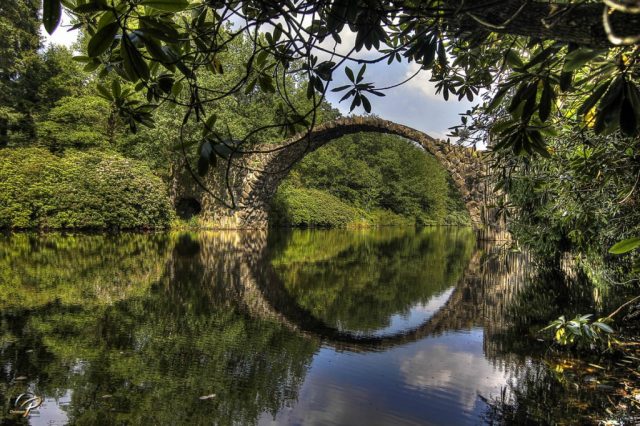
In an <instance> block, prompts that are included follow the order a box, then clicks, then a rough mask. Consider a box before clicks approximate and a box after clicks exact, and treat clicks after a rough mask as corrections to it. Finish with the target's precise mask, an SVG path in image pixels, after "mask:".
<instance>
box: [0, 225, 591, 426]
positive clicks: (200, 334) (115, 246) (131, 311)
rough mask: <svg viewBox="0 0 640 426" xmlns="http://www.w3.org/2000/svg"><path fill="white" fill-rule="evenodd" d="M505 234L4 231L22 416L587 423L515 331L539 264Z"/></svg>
mask: <svg viewBox="0 0 640 426" xmlns="http://www.w3.org/2000/svg"><path fill="white" fill-rule="evenodd" d="M493 251H494V248H492V247H490V246H486V245H485V246H482V247H479V246H478V245H477V244H476V240H475V237H474V235H473V233H472V232H471V230H470V229H466V228H428V229H424V230H414V229H404V228H387V229H380V230H356V231H345V230H339V231H270V232H269V233H263V232H203V233H167V234H150V235H149V234H121V235H59V234H48V235H31V234H13V235H8V236H2V237H0V366H1V367H2V378H1V380H0V396H1V397H2V401H3V402H4V410H3V413H2V422H3V424H23V423H30V424H66V423H71V424H132V425H138V424H221V425H226V424H242V425H245V424H309V425H314V424H318V425H327V424H336V425H346V424H350V425H353V424H367V425H376V424H380V425H388V424H443V425H444V424H446V425H452V424H482V423H500V422H505V421H506V420H505V419H512V420H513V419H516V418H517V419H520V420H521V423H527V422H530V423H531V424H538V423H544V422H547V421H551V420H552V419H553V420H555V419H558V418H560V417H561V416H562V417H564V418H565V423H568V424H570V423H571V422H572V419H573V421H577V420H576V419H580V417H576V413H579V412H580V410H581V409H582V410H583V411H584V405H585V403H583V402H584V401H583V400H584V398H586V397H584V396H583V395H582V394H581V393H576V392H575V391H573V390H572V389H571V388H570V387H567V386H564V385H563V384H562V383H561V382H560V381H558V380H556V376H555V372H554V370H553V369H552V368H549V367H548V365H547V364H546V363H545V362H544V360H543V359H541V358H540V357H536V356H531V355H530V353H531V352H530V351H529V350H528V349H526V345H524V344H522V339H520V340H518V339H517V338H514V337H513V336H511V335H510V334H509V333H508V330H509V319H508V315H507V312H508V310H509V307H510V306H511V305H513V303H514V302H513V301H514V298H516V297H517V294H518V292H519V291H520V289H521V288H522V287H523V286H524V282H525V276H526V273H525V272H526V267H525V266H526V264H527V263H526V262H525V259H524V258H523V257H522V256H521V255H518V254H514V253H510V254H509V253H507V254H502V255H500V256H494V255H492V254H491V253H492V252H493ZM523 347H525V349H524V350H523V349H522V348H523ZM25 391H30V392H33V393H35V394H38V395H42V396H43V397H44V398H45V403H44V404H43V405H42V406H41V407H40V409H39V410H38V411H37V412H34V413H32V415H31V416H30V417H29V418H28V419H23V418H20V417H18V416H15V415H11V414H9V410H10V409H12V405H11V404H12V401H13V398H15V397H16V396H17V395H19V394H20V393H22V392H25ZM569 400H571V401H578V402H580V404H575V405H573V406H567V407H562V408H559V407H558V404H559V401H569ZM580 407H582V408H580Z"/></svg>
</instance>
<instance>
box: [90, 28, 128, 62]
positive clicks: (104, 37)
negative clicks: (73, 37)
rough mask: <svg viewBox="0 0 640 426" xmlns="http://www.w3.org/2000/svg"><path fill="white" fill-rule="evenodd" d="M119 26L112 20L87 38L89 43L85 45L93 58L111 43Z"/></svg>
mask: <svg viewBox="0 0 640 426" xmlns="http://www.w3.org/2000/svg"><path fill="white" fill-rule="evenodd" d="M119 28H120V27H119V26H118V23H117V22H112V23H110V24H107V25H105V26H104V27H103V28H101V29H100V31H98V32H97V33H95V35H94V36H93V37H91V40H89V45H88V46H87V53H88V54H89V56H90V57H92V58H95V57H96V56H100V55H102V54H103V53H104V52H105V51H106V50H107V49H108V48H109V46H111V43H113V38H114V37H115V36H116V34H118V29H119Z"/></svg>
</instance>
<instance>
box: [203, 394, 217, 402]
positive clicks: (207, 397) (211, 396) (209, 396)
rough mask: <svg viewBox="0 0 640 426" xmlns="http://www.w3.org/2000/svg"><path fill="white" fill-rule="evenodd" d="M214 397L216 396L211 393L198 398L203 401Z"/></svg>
mask: <svg viewBox="0 0 640 426" xmlns="http://www.w3.org/2000/svg"><path fill="white" fill-rule="evenodd" d="M215 397H216V394H215V393H212V394H211V395H202V396H201V397H200V399H201V400H203V401H204V400H205V399H213V398H215Z"/></svg>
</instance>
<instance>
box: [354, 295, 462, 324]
mask: <svg viewBox="0 0 640 426" xmlns="http://www.w3.org/2000/svg"><path fill="white" fill-rule="evenodd" d="M453 290H454V287H453V286H452V287H450V288H448V289H446V290H444V291H443V292H442V293H440V294H436V295H434V296H432V297H431V299H429V301H428V302H427V303H418V304H417V305H415V306H413V307H412V308H411V309H410V310H409V312H408V313H406V314H394V315H392V316H391V318H389V325H388V326H387V327H385V328H382V329H379V330H376V331H375V333H366V334H367V335H373V336H388V335H390V334H396V333H402V332H407V331H410V330H414V329H416V328H418V327H419V326H420V325H422V324H423V323H424V322H425V321H427V320H428V319H429V318H431V317H432V316H433V314H435V313H436V312H437V311H438V310H439V309H440V308H441V307H442V306H443V305H444V304H445V303H447V300H449V297H450V296H451V293H453Z"/></svg>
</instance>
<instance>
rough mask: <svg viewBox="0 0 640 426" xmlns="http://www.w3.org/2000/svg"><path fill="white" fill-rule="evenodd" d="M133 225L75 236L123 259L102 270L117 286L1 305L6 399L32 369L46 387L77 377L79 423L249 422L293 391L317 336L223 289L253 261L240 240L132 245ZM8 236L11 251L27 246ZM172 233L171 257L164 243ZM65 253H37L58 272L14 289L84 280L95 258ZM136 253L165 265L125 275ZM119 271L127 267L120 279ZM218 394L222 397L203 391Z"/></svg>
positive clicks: (73, 412)
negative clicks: (257, 312) (242, 303)
mask: <svg viewBox="0 0 640 426" xmlns="http://www.w3.org/2000/svg"><path fill="white" fill-rule="evenodd" d="M129 237H134V236H123V237H118V238H120V239H118V238H116V239H114V240H109V239H108V238H105V237H94V236H84V237H73V238H74V239H77V240H78V241H82V244H80V246H82V247H86V246H90V247H93V248H95V253H100V252H101V253H105V254H106V255H107V259H111V258H113V259H114V260H115V259H120V261H113V262H106V263H105V264H103V265H101V269H99V270H98V272H96V274H97V275H96V276H95V277H93V278H94V280H95V282H96V283H97V282H99V281H100V288H101V289H103V290H104V292H105V293H104V294H116V293H117V294H119V295H120V297H117V298H116V297H109V298H100V297H93V293H91V292H89V293H88V296H89V297H87V298H85V297H84V293H83V292H82V291H80V290H78V291H79V292H78V293H77V294H75V295H74V299H71V298H66V297H61V298H58V300H57V301H52V300H49V301H46V302H43V303H32V302H31V300H32V299H30V298H24V299H18V300H17V301H16V303H14V304H13V305H12V307H11V310H10V311H8V310H7V309H5V310H4V317H3V322H2V324H1V329H2V336H3V341H2V350H1V351H0V363H1V365H2V367H3V373H4V374H5V376H4V384H3V388H2V392H3V393H4V394H5V395H4V396H5V401H6V398H7V397H8V396H10V395H12V394H14V393H15V392H17V391H21V390H22V389H24V388H25V387H26V386H27V384H24V385H20V384H17V382H15V381H12V379H13V378H14V377H15V376H17V375H27V376H28V385H29V386H32V387H33V386H35V387H37V388H38V390H39V391H40V392H42V393H44V394H46V395H47V396H61V395H62V394H64V393H65V392H66V390H67V389H71V391H72V394H71V395H72V396H71V397H72V402H71V404H70V406H69V407H68V415H69V418H70V420H71V421H72V422H74V423H76V424H119V423H129V424H149V423H150V424H211V423H216V424H231V423H239V424H251V423H254V422H255V421H256V419H257V417H258V416H259V415H260V414H261V413H262V412H264V411H267V412H271V413H273V414H275V413H276V412H277V411H278V410H279V409H281V408H282V407H283V405H285V404H287V403H290V402H292V401H294V400H295V399H296V396H297V389H298V387H299V385H300V383H301V382H302V380H303V378H304V374H305V371H306V368H307V367H308V364H309V362H310V360H311V357H312V355H313V353H314V352H315V350H316V349H317V347H316V343H315V341H313V340H308V339H304V338H303V337H300V336H298V335H295V334H292V333H291V332H290V331H289V330H288V329H286V328H284V327H283V326H281V325H279V324H277V323H274V322H270V321H263V320H257V319H251V318H249V317H248V316H247V315H246V314H245V313H244V312H243V311H242V310H240V309H238V304H237V301H235V300H232V299H229V298H228V297H225V293H224V291H225V290H226V289H227V287H226V286H227V285H231V286H234V285H236V284H234V283H237V280H238V279H239V278H238V276H239V274H240V273H242V271H243V270H245V269H246V267H245V266H242V264H241V263H242V262H243V257H242V256H239V255H238V254H239V252H238V248H237V246H236V245H235V243H236V241H234V240H233V239H231V240H225V238H223V237H222V236H220V235H218V236H215V235H209V236H204V237H202V238H200V237H190V236H182V237H177V238H173V237H149V236H145V238H149V239H150V241H153V240H154V239H155V238H157V239H159V240H162V242H161V243H158V244H157V245H156V246H153V247H151V246H149V247H146V249H145V250H142V249H141V250H137V251H133V252H132V251H130V250H129V249H128V247H130V245H129V244H127V241H128V240H127V238H129ZM51 238H52V239H53V240H55V239H54V238H53V237H51ZM57 238H58V240H55V241H51V244H55V245H56V246H59V247H67V246H69V244H70V242H68V241H65V238H66V237H57ZM95 238H100V239H101V240H100V241H101V242H100V243H96V241H97V240H94V239H95ZM3 243H4V244H3V247H2V249H0V250H4V253H18V254H20V253H22V252H23V251H24V252H25V253H26V252H28V249H24V250H23V251H21V250H20V249H16V248H14V247H11V246H10V245H7V242H6V240H5V241H3ZM101 245H102V247H100V246H101ZM171 245H173V247H174V248H173V250H172V252H171V256H170V260H169V262H168V263H167V262H166V260H165V259H166V255H165V254H164V253H165V252H166V247H171ZM73 247H74V246H69V248H68V250H66V252H65V253H66V254H65V255H64V259H65V261H66V262H67V264H66V265H73V263H74V261H76V260H77V261H78V262H80V261H81V259H75V256H84V255H85V253H86V251H83V250H81V249H79V250H76V251H74V248H73ZM56 253H58V255H59V252H58V251H54V250H52V252H51V253H49V254H48V253H46V252H42V253H39V256H41V257H42V260H43V264H47V265H50V267H51V270H52V272H51V273H49V274H47V275H43V276H36V277H35V278H34V279H33V280H30V281H29V282H26V281H25V282H20V281H14V282H13V284H14V285H15V286H16V288H17V293H16V294H22V293H24V294H29V293H28V292H29V291H30V289H29V287H30V286H34V285H35V286H36V287H39V288H46V292H45V295H47V294H54V293H55V291H56V289H57V290H58V291H60V292H61V293H64V294H67V290H65V284H64V283H63V280H57V281H50V282H49V283H47V282H46V281H45V280H44V277H48V276H57V275H62V274H63V275H64V276H65V277H66V278H68V279H69V281H68V282H70V283H81V282H83V281H84V277H85V276H90V275H91V274H90V271H89V269H88V268H77V269H75V271H76V272H77V273H79V274H80V275H78V276H76V275H75V273H74V269H73V268H72V267H66V265H65V264H58V263H56V262H57V261H54V260H51V259H53V258H55V256H57V255H56ZM110 256H112V257H110ZM133 258H137V259H138V262H139V264H140V265H143V264H145V262H144V261H143V259H147V260H148V262H149V264H151V263H153V264H155V265H156V266H157V267H158V268H161V270H164V271H165V272H164V274H163V276H162V277H161V278H160V276H159V274H158V275H156V276H153V275H151V274H149V273H143V272H142V271H143V269H142V268H140V269H139V270H138V271H137V272H139V274H131V275H130V276H129V277H126V278H125V277H124V276H122V273H123V272H122V271H123V270H125V268H126V267H127V266H126V265H129V264H133V262H134V259H133ZM20 259H21V258H20V257H19V256H14V257H13V258H10V259H9V260H8V261H7V259H4V260H3V261H6V262H7V264H13V263H16V262H17V263H20V262H21V261H22V260H20ZM45 259H49V260H48V261H46V262H45ZM82 261H83V262H84V260H82ZM56 271H57V272H56ZM2 273H4V272H2ZM56 274H57V275H56ZM109 274H111V275H109ZM110 276H111V277H116V278H118V279H116V280H115V283H113V284H112V281H111V280H110V279H109V277H110ZM120 277H121V278H122V279H120ZM234 277H235V278H234ZM147 280H149V281H151V282H155V284H153V285H152V286H151V287H149V286H148V285H147V286H145V287H144V289H145V291H134V292H131V293H129V294H127V293H123V292H122V291H120V290H119V291H117V292H116V291H115V290H114V289H113V288H112V286H117V285H118V284H117V283H118V282H119V281H123V282H126V283H127V284H128V285H129V286H131V287H132V288H133V287H136V286H139V285H141V284H140V283H141V281H142V282H144V283H146V281H147ZM78 285H81V284H78ZM145 285H146V284H145ZM22 287H24V288H22ZM71 287H73V286H71ZM91 288H93V287H91ZM232 293H233V292H232ZM35 299H36V298H35V297H34V299H33V300H35ZM87 300H88V301H90V303H85V301H87ZM7 312H9V314H7ZM16 359H18V360H20V362H19V363H15V360H16ZM210 394H216V397H214V398H211V399H208V400H200V399H199V398H198V397H199V396H201V395H210ZM6 412H7V411H5V413H6Z"/></svg>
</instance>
